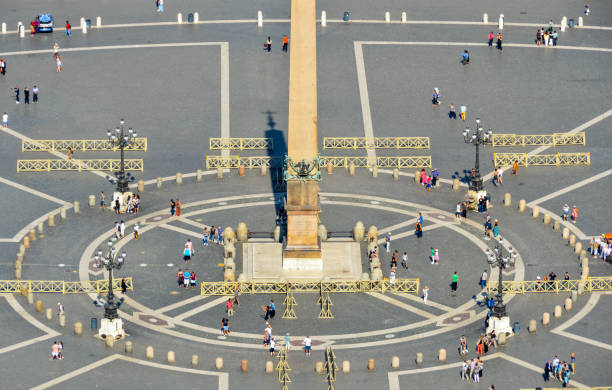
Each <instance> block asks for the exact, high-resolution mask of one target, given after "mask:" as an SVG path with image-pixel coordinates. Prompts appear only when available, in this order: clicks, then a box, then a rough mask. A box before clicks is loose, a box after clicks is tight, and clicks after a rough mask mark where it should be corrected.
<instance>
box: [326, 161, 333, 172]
mask: <svg viewBox="0 0 612 390" xmlns="http://www.w3.org/2000/svg"><path fill="white" fill-rule="evenodd" d="M333 173H334V165H333V164H332V163H331V161H330V162H328V163H327V174H328V175H333Z"/></svg>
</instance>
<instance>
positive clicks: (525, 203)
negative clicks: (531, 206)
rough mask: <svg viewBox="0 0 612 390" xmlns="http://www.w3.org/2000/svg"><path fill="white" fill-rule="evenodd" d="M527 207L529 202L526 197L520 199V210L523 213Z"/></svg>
mask: <svg viewBox="0 0 612 390" xmlns="http://www.w3.org/2000/svg"><path fill="white" fill-rule="evenodd" d="M526 207H527V202H526V201H525V199H521V200H519V212H521V213H523V212H525V208H526Z"/></svg>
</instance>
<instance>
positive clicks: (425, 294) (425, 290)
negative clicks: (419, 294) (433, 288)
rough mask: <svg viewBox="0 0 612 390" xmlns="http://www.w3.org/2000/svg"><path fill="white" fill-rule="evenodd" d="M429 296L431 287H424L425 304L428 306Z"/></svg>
mask: <svg viewBox="0 0 612 390" xmlns="http://www.w3.org/2000/svg"><path fill="white" fill-rule="evenodd" d="M428 296H429V287H427V286H425V287H423V303H424V304H427V298H428Z"/></svg>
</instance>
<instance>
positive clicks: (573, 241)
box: [569, 234, 576, 246]
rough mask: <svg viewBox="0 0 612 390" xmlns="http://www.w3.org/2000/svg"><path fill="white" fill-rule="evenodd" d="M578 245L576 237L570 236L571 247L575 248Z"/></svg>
mask: <svg viewBox="0 0 612 390" xmlns="http://www.w3.org/2000/svg"><path fill="white" fill-rule="evenodd" d="M574 245H576V235H575V234H572V235H570V236H569V246H574Z"/></svg>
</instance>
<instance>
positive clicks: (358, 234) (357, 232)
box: [353, 221, 365, 242]
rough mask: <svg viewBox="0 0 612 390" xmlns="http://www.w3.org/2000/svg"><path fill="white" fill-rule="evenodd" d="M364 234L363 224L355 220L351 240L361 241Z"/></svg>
mask: <svg viewBox="0 0 612 390" xmlns="http://www.w3.org/2000/svg"><path fill="white" fill-rule="evenodd" d="M364 236H365V226H363V222H361V221H357V222H356V223H355V227H353V240H355V241H357V242H361V241H363V238H364Z"/></svg>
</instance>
